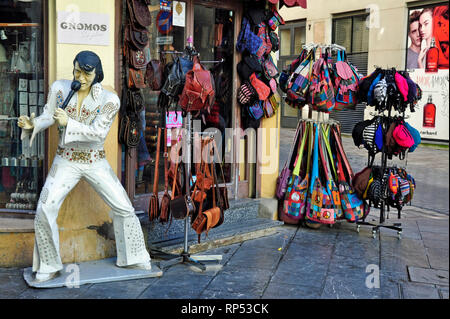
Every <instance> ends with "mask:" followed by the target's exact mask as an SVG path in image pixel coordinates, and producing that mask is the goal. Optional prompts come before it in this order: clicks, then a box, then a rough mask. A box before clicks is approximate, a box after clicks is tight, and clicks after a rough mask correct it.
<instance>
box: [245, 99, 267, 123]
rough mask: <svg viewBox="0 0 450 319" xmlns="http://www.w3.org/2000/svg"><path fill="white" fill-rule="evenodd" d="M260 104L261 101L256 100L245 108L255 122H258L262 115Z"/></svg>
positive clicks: (262, 110)
mask: <svg viewBox="0 0 450 319" xmlns="http://www.w3.org/2000/svg"><path fill="white" fill-rule="evenodd" d="M262 103H263V101H259V100H258V101H256V102H254V103H253V104H252V105H249V106H248V108H247V109H248V114H250V116H251V117H252V118H253V119H255V120H259V119H260V118H262V117H263V115H264V109H263V107H262Z"/></svg>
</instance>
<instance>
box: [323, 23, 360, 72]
mask: <svg viewBox="0 0 450 319" xmlns="http://www.w3.org/2000/svg"><path fill="white" fill-rule="evenodd" d="M366 19H367V14H360V15H354V16H350V17H342V18H335V19H333V31H332V41H333V43H336V44H339V45H342V46H343V47H345V49H346V52H347V56H348V59H349V60H350V61H351V62H352V63H353V64H354V65H356V67H357V68H358V70H359V71H360V72H361V73H362V74H366V73H367V60H368V51H369V28H368V27H367V25H366Z"/></svg>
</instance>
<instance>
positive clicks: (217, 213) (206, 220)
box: [191, 140, 223, 243]
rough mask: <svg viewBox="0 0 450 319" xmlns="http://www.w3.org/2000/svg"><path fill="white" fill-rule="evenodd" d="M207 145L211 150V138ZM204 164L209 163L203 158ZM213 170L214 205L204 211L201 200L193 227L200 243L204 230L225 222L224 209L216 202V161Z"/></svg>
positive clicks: (201, 185) (207, 230)
mask: <svg viewBox="0 0 450 319" xmlns="http://www.w3.org/2000/svg"><path fill="white" fill-rule="evenodd" d="M204 145H205V147H207V150H208V151H210V150H211V149H210V140H207V142H206V143H205V144H204ZM202 164H203V165H206V166H208V164H207V163H204V162H203V158H202ZM210 165H211V171H212V179H213V180H212V182H213V183H212V197H213V206H212V208H210V209H208V210H206V211H204V212H203V202H204V201H201V202H200V207H199V212H198V214H197V217H196V218H195V220H194V221H193V223H192V225H191V227H192V228H193V229H194V230H195V232H196V233H197V235H198V242H199V243H200V236H201V234H202V233H203V232H205V233H206V235H208V232H209V230H210V229H211V228H214V227H217V226H218V225H219V224H221V223H222V222H223V211H222V209H221V208H220V207H218V206H217V204H216V196H217V191H218V190H217V185H216V179H215V169H214V163H211V164H210ZM199 187H200V190H201V191H202V192H203V191H204V188H203V183H201V184H200V186H199Z"/></svg>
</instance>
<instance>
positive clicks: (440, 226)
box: [417, 216, 449, 234]
mask: <svg viewBox="0 0 450 319" xmlns="http://www.w3.org/2000/svg"><path fill="white" fill-rule="evenodd" d="M417 224H418V227H419V230H420V231H421V232H429V233H443V234H448V233H449V223H448V216H446V218H445V219H437V220H436V219H420V220H417Z"/></svg>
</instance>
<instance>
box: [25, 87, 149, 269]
mask: <svg viewBox="0 0 450 319" xmlns="http://www.w3.org/2000/svg"><path fill="white" fill-rule="evenodd" d="M71 83H72V81H69V80H59V81H55V82H54V83H53V84H52V86H51V89H50V92H49V95H48V99H47V104H46V105H45V107H44V111H43V113H42V114H41V115H40V116H38V117H36V118H35V119H34V120H33V124H34V129H33V132H32V137H31V140H30V142H32V140H33V139H34V137H35V136H36V134H37V133H39V132H41V131H43V130H45V129H46V128H48V127H49V126H51V125H53V124H54V123H55V120H54V119H53V114H54V112H55V109H56V108H57V107H58V106H60V105H61V104H62V103H63V101H64V100H65V98H66V97H67V95H68V94H69V92H70V85H71ZM76 106H77V93H75V94H74V96H73V97H72V99H71V100H70V102H69V104H68V106H67V108H66V112H67V114H68V115H69V120H68V123H67V126H66V127H59V128H58V130H59V133H60V134H59V144H58V149H57V152H56V156H55V158H54V160H53V164H52V167H51V169H50V171H49V174H48V176H47V179H46V181H45V184H44V186H43V188H42V191H41V194H40V197H39V202H38V205H37V209H36V217H35V245H34V252H33V271H39V272H40V273H51V272H55V271H59V270H61V269H63V265H62V262H61V256H60V253H59V233H58V225H57V224H56V219H57V217H58V211H59V209H60V207H61V205H62V203H63V201H64V199H65V198H66V196H67V194H68V193H69V192H70V191H71V190H72V189H73V188H74V187H75V185H76V184H77V183H78V181H79V180H80V179H81V178H84V179H85V180H86V181H87V182H88V183H89V184H90V185H91V186H92V187H93V188H94V189H95V190H96V191H97V193H98V194H99V195H100V196H101V197H102V198H103V200H104V201H105V202H106V203H107V204H108V206H110V207H111V209H112V211H111V212H110V216H111V218H112V220H113V227H114V234H115V240H116V249H117V261H116V264H117V265H118V266H129V265H134V264H137V263H145V262H148V261H149V260H150V256H149V254H148V252H147V250H146V248H145V242H144V236H143V233H142V229H141V225H140V222H139V219H138V218H137V216H136V214H135V212H134V208H133V206H132V204H131V202H130V200H129V198H128V195H127V193H126V191H125V189H124V188H123V186H122V184H121V183H120V181H119V179H118V178H117V176H116V174H115V173H114V171H113V170H112V168H111V166H110V165H109V163H108V161H107V160H106V158H105V151H104V150H103V144H104V142H105V138H106V136H107V134H108V132H109V129H110V128H111V125H112V123H113V121H114V118H115V116H116V114H117V112H118V110H119V107H120V100H119V98H118V96H117V95H116V94H114V93H111V92H109V91H107V90H104V89H103V87H102V85H101V84H100V83H96V84H94V85H93V86H92V87H91V92H90V93H89V95H88V96H87V97H86V98H85V99H84V101H83V104H82V106H81V108H80V112H79V114H76V113H77V112H76ZM27 133H31V132H25V136H26V135H27Z"/></svg>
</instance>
